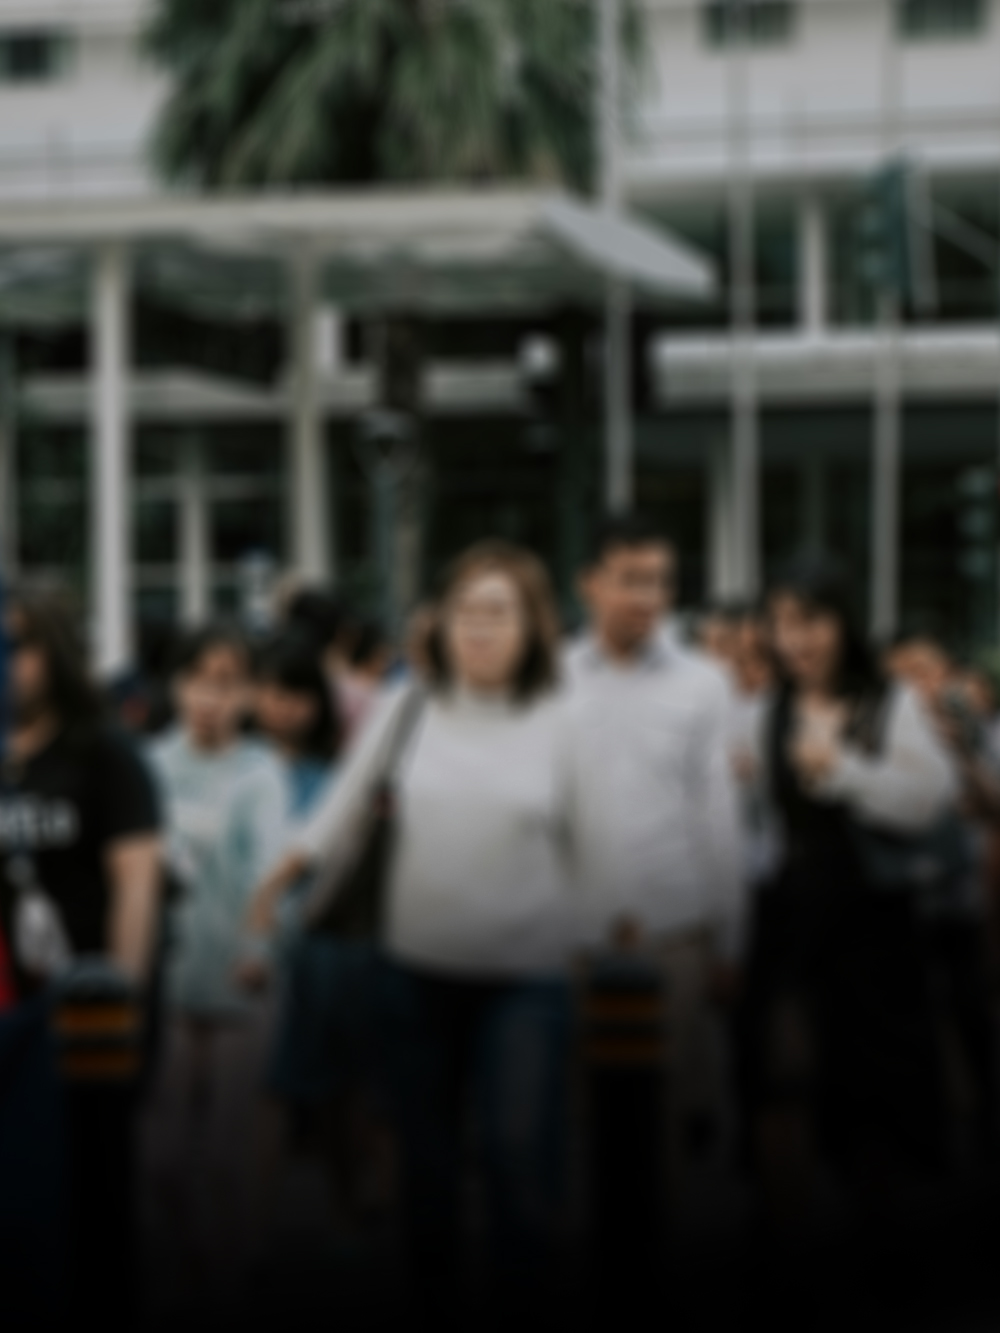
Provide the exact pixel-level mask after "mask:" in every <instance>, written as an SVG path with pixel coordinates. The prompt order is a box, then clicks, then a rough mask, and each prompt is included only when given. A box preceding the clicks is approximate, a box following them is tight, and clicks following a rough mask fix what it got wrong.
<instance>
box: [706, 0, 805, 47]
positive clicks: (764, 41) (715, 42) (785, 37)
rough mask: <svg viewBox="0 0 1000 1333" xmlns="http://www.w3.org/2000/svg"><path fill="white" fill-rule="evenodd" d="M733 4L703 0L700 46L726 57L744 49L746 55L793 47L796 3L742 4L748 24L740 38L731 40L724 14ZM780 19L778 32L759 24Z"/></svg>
mask: <svg viewBox="0 0 1000 1333" xmlns="http://www.w3.org/2000/svg"><path fill="white" fill-rule="evenodd" d="M734 3H736V0H702V3H701V8H700V19H701V35H702V44H703V46H705V47H706V48H707V50H709V51H711V52H714V53H717V54H720V55H725V54H726V53H727V52H729V51H731V50H733V49H734V48H739V47H740V46H744V47H745V49H746V50H748V51H755V52H756V51H759V52H769V51H780V50H783V49H787V48H788V47H790V46H792V45H793V44H794V42H795V38H796V35H797V31H798V23H799V4H798V2H797V0H744V3H745V5H746V10H747V15H748V18H749V23H748V24H747V25H746V26H745V27H744V28H743V30H742V32H741V34H740V38H742V39H743V40H739V39H737V40H733V37H734V34H731V33H730V31H729V24H728V17H727V10H730V9H732V8H733V5H734ZM779 14H780V15H781V16H782V20H781V23H779V24H778V28H780V29H781V30H780V31H777V30H774V31H771V32H769V31H767V30H766V24H762V20H764V19H766V18H767V17H768V16H772V17H775V18H777V16H778V15H779Z"/></svg>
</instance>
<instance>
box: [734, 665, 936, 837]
mask: <svg viewBox="0 0 1000 1333" xmlns="http://www.w3.org/2000/svg"><path fill="white" fill-rule="evenodd" d="M885 710H886V712H885V717H884V719H883V723H882V743H881V745H880V746H879V747H878V749H877V751H876V752H875V753H874V754H870V753H868V752H867V751H865V750H862V749H861V748H860V747H858V746H856V745H852V744H849V743H845V744H844V745H843V746H842V747H841V750H840V754H839V757H838V760H837V763H836V765H835V766H834V768H833V769H832V770H831V772H830V773H829V774H828V775H827V777H825V778H824V779H823V780H822V781H820V782H816V783H814V784H813V785H812V787H811V789H810V791H811V794H812V795H813V796H814V797H816V798H817V799H818V800H821V801H830V802H842V803H843V804H844V805H845V806H846V807H847V809H848V810H849V811H850V813H851V814H852V815H853V816H854V818H855V819H856V820H858V822H859V823H862V824H869V825H871V826H872V827H874V828H879V829H884V830H886V831H888V832H893V833H899V834H902V835H906V834H912V835H918V834H920V833H923V832H926V831H927V830H929V829H930V828H931V827H933V825H934V824H935V823H936V822H937V821H938V820H939V819H940V818H941V816H942V815H943V814H945V813H946V811H947V810H948V809H949V807H951V806H953V805H954V803H955V802H956V800H957V799H958V795H959V784H958V778H957V776H956V773H955V768H954V765H953V764H952V762H951V759H950V757H949V755H948V752H947V751H946V749H945V747H944V745H943V743H942V741H941V740H940V738H939V737H938V735H937V732H936V731H935V728H934V724H933V722H932V721H931V719H930V717H929V716H928V714H927V711H926V709H925V708H924V706H923V705H922V703H921V702H920V699H919V698H918V697H917V695H916V694H915V693H914V692H913V691H912V690H910V689H908V688H906V687H904V686H893V687H892V689H891V690H890V692H889V695H888V697H887V699H886V703H885ZM770 716H771V708H770V707H768V708H767V709H765V710H764V712H763V714H762V717H761V720H760V726H761V731H760V746H761V759H762V767H763V771H764V773H765V774H766V775H768V766H769V760H770V756H769V755H768V754H767V753H766V750H767V744H766V735H767V732H768V730H769V719H770ZM768 777H769V775H768ZM768 785H769V786H770V783H769V782H768Z"/></svg>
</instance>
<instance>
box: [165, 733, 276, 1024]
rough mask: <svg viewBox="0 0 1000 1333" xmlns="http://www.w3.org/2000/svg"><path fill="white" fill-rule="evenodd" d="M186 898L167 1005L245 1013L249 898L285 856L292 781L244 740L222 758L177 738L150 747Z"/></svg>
mask: <svg viewBox="0 0 1000 1333" xmlns="http://www.w3.org/2000/svg"><path fill="white" fill-rule="evenodd" d="M150 758H151V762H152V766H153V771H154V772H155V774H156V777H157V780H158V782H159V786H160V791H161V796H162V800H163V809H164V813H165V822H166V831H167V858H168V863H169V865H170V868H171V870H172V872H173V874H174V876H175V878H176V880H177V882H178V884H179V886H180V889H181V895H180V899H179V901H178V902H177V903H176V904H175V906H174V908H173V913H172V919H171V931H170V955H169V961H168V970H167V998H168V1002H169V1004H170V1005H171V1007H172V1008H174V1009H179V1010H183V1011H184V1012H187V1013H191V1014H198V1015H199V1016H202V1017H226V1016H227V1015H234V1016H235V1015H238V1014H240V1013H241V1012H242V1011H243V1010H244V1009H245V1007H246V1001H245V999H244V997H243V995H242V993H241V991H240V989H239V987H238V986H237V985H236V984H235V983H234V979H233V974H234V970H235V967H236V964H237V962H238V961H239V958H240V953H241V942H242V939H243V930H244V922H245V918H246V911H247V906H248V903H249V899H250V895H251V893H252V891H253V889H254V888H255V886H256V885H257V884H258V883H259V882H260V880H261V878H262V877H263V876H264V875H265V874H266V873H267V871H268V870H270V869H271V867H272V866H273V865H274V863H275V862H276V861H277V860H278V858H279V857H280V855H281V852H282V849H283V845H284V839H285V833H286V827H287V826H286V819H287V810H288V794H287V779H286V776H285V774H284V773H283V771H282V768H281V765H280V764H279V763H278V762H277V760H276V759H275V758H273V757H272V756H271V755H270V754H269V753H268V751H267V750H265V749H264V748H263V747H262V746H260V745H258V744H255V743H253V742H250V741H244V740H240V741H237V742H236V743H235V744H234V745H231V746H230V747H228V748H227V749H226V750H223V751H220V752H219V753H208V754H206V753H204V752H202V751H199V750H196V749H194V747H193V746H192V745H191V744H190V742H189V741H188V739H187V737H186V736H185V735H184V734H183V732H180V731H173V732H171V733H170V734H169V735H167V736H166V737H164V738H163V739H162V740H160V741H157V742H156V743H155V744H154V745H153V746H152V749H151V753H150Z"/></svg>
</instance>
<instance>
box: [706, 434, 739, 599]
mask: <svg viewBox="0 0 1000 1333" xmlns="http://www.w3.org/2000/svg"><path fill="white" fill-rule="evenodd" d="M731 462H732V459H731V456H730V449H729V441H728V439H727V438H726V437H725V436H720V437H719V438H718V439H715V440H713V441H712V444H711V447H710V451H709V455H708V468H707V471H708V524H707V535H708V574H709V577H708V582H709V594H710V596H711V597H712V598H713V599H715V600H718V599H720V598H729V597H732V596H734V594H735V593H736V592H737V590H738V579H737V577H736V574H735V571H734V564H735V560H734V549H733V539H734V536H735V531H734V529H735V522H734V514H733V486H732V469H731Z"/></svg>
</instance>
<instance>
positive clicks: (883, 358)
mask: <svg viewBox="0 0 1000 1333" xmlns="http://www.w3.org/2000/svg"><path fill="white" fill-rule="evenodd" d="M879 329H880V340H881V346H880V348H879V351H878V353H877V355H876V365H875V375H876V380H875V420H874V439H873V441H872V499H871V552H872V600H871V632H872V634H873V635H874V636H875V638H877V639H886V638H888V637H889V636H890V635H891V634H892V633H893V632H894V631H895V630H896V628H897V624H898V618H899V573H900V570H899V565H900V560H899V543H900V521H899V517H900V516H899V509H900V504H899V492H900V484H901V475H900V474H901V469H902V441H901V434H902V432H901V429H900V415H901V413H900V397H901V394H900V365H899V315H898V312H897V310H896V301H895V298H894V297H892V296H885V297H883V298H882V303H881V312H880V315H879Z"/></svg>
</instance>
